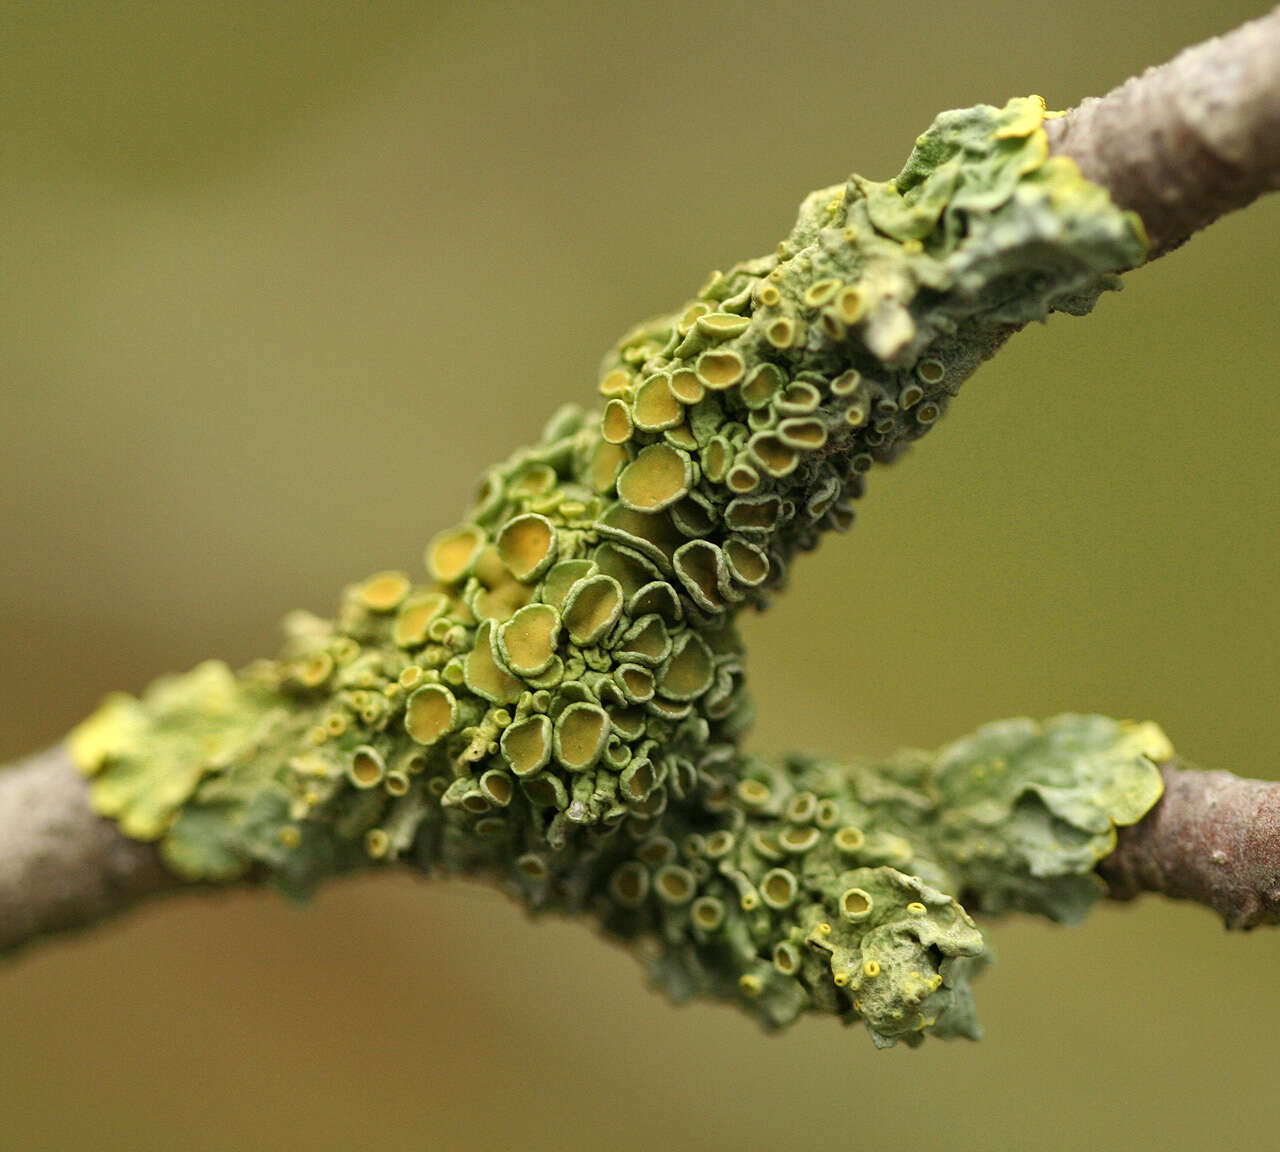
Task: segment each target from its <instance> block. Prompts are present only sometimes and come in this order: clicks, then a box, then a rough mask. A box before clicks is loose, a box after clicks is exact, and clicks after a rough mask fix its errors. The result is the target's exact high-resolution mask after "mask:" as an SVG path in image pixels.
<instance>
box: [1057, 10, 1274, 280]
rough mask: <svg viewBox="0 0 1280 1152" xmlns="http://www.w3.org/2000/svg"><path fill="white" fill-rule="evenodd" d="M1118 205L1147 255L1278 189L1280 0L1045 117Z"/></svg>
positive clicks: (1063, 148)
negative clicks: (1136, 220) (1142, 230)
mask: <svg viewBox="0 0 1280 1152" xmlns="http://www.w3.org/2000/svg"><path fill="white" fill-rule="evenodd" d="M1045 131H1046V132H1047V133H1048V136H1049V147H1050V149H1051V150H1052V151H1053V152H1056V153H1059V154H1061V155H1064V156H1070V157H1071V158H1072V159H1073V160H1075V161H1076V163H1077V164H1079V165H1080V169H1081V171H1082V172H1083V173H1084V174H1085V176H1087V177H1088V178H1089V179H1090V180H1092V181H1093V182H1094V183H1095V184H1101V185H1102V186H1103V187H1104V188H1106V189H1107V190H1108V191H1109V192H1110V193H1111V196H1112V198H1113V199H1114V200H1115V201H1116V203H1117V204H1119V205H1120V206H1121V207H1122V208H1129V209H1132V210H1133V211H1135V212H1137V213H1138V215H1139V216H1141V217H1142V221H1143V223H1144V224H1145V225H1146V228H1147V235H1148V236H1149V237H1150V239H1151V255H1150V259H1155V258H1156V257H1157V256H1162V255H1164V254H1165V253H1166V252H1169V251H1170V250H1172V249H1173V248H1176V247H1178V245H1180V244H1182V243H1183V242H1184V241H1185V240H1186V239H1187V238H1188V237H1189V236H1190V235H1191V234H1192V233H1193V232H1197V231H1199V230H1200V229H1201V228H1204V227H1207V226H1208V225H1209V224H1212V223H1213V221H1215V220H1216V219H1217V218H1218V217H1219V216H1225V215H1226V214H1227V213H1228V212H1234V211H1235V210H1236V209H1238V208H1243V207H1245V206H1246V205H1248V204H1251V203H1252V202H1253V201H1254V200H1256V199H1257V198H1258V197H1259V196H1261V195H1262V194H1263V193H1265V192H1270V191H1273V190H1274V189H1276V188H1280V7H1277V8H1274V9H1272V11H1271V12H1270V13H1269V14H1268V15H1266V16H1263V17H1261V18H1259V19H1257V20H1253V21H1250V22H1249V23H1248V24H1243V25H1241V26H1240V27H1239V28H1237V29H1235V31H1233V32H1229V33H1227V34H1226V35H1224V36H1218V37H1215V38H1214V39H1212V40H1206V41H1205V42H1204V43H1203V44H1197V45H1196V46H1195V47H1192V48H1188V49H1186V51H1184V52H1181V53H1179V54H1178V55H1177V56H1175V57H1174V58H1173V59H1172V60H1170V61H1169V62H1168V63H1167V64H1162V65H1161V66H1160V67H1158V68H1148V69H1147V71H1146V72H1144V73H1143V74H1142V75H1141V76H1135V77H1133V78H1131V79H1130V80H1127V81H1126V82H1125V83H1124V84H1122V85H1121V86H1120V87H1119V88H1115V89H1113V90H1112V91H1111V92H1109V93H1107V95H1106V96H1103V97H1101V98H1091V99H1088V100H1085V101H1084V102H1083V103H1081V104H1080V105H1079V106H1078V107H1076V108H1073V109H1072V110H1071V111H1070V112H1068V113H1067V114H1066V115H1065V116H1063V117H1061V118H1060V119H1057V120H1052V121H1050V122H1049V123H1048V124H1046V125H1045Z"/></svg>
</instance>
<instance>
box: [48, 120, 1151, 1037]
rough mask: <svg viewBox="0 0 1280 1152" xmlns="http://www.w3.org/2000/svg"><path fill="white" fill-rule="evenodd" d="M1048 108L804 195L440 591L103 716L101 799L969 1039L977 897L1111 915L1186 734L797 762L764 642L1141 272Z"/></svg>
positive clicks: (266, 865)
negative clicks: (776, 607)
mask: <svg viewBox="0 0 1280 1152" xmlns="http://www.w3.org/2000/svg"><path fill="white" fill-rule="evenodd" d="M1044 116H1045V113H1044V106H1043V104H1042V102H1040V101H1039V100H1038V99H1037V98H1034V97H1033V98H1028V99H1022V100H1014V101H1012V102H1011V103H1010V104H1009V105H1007V106H1006V107H1005V108H1003V109H996V108H991V107H985V106H982V107H977V108H973V109H968V110H965V111H959V112H950V113H946V114H944V115H943V116H941V117H939V119H938V120H937V121H936V122H935V124H934V125H933V126H932V127H931V128H930V129H929V131H928V132H926V133H925V134H924V135H923V136H921V137H920V138H919V139H918V140H917V142H916V148H915V150H914V152H913V153H912V155H911V157H910V159H909V160H908V162H907V164H906V167H905V168H904V169H903V170H902V172H901V173H900V174H899V176H898V178H897V179H896V180H895V181H890V182H889V183H884V184H880V183H875V182H872V181H868V180H865V179H862V178H861V177H858V176H854V177H853V178H851V179H850V180H849V181H848V183H846V184H842V185H837V186H835V187H832V188H827V189H823V190H822V191H819V192H815V193H813V194H812V195H811V196H809V197H808V198H807V199H806V200H805V202H804V204H803V205H802V207H801V210H800V216H799V219H798V221H797V222H796V225H795V227H794V229H793V230H792V232H791V234H790V236H788V237H787V239H786V240H784V241H783V242H782V243H781V244H780V245H779V246H778V249H777V251H776V253H774V254H772V255H769V256H765V257H761V258H759V259H756V260H749V261H746V262H744V263H742V264H739V265H738V266H736V267H735V268H733V269H731V270H730V271H729V272H727V273H716V274H714V275H713V276H712V277H711V278H710V280H709V281H708V282H707V283H706V285H705V286H704V287H703V288H702V290H701V291H700V292H699V293H698V296H697V298H696V299H695V300H694V301H692V302H691V303H689V304H687V305H686V306H685V307H683V308H682V309H681V310H679V311H678V312H676V313H674V314H672V315H669V316H663V317H660V318H657V319H654V320H652V321H649V322H648V323H646V324H643V325H641V326H640V327H638V328H636V329H635V330H634V331H632V332H631V333H629V334H628V335H627V336H626V337H624V338H623V340H622V341H621V342H620V343H619V344H618V346H617V347H616V348H615V349H614V350H613V351H612V352H611V353H610V354H609V355H608V356H607V357H606V359H605V362H604V364H603V366H602V369H601V373H600V380H599V392H600V394H601V396H602V403H601V405H600V407H598V408H596V409H592V410H589V411H588V410H583V409H579V408H576V407H570V408H565V409H562V410H561V411H560V412H558V413H557V414H556V415H555V416H553V417H552V419H551V421H550V422H549V424H548V425H547V427H546V428H545V430H544V431H543V433H542V436H541V438H540V439H539V440H538V442H537V443H535V444H533V445H531V446H529V447H527V448H523V449H521V450H520V451H518V452H517V453H516V454H515V455H513V456H511V457H510V458H509V459H508V460H506V461H505V462H504V463H502V464H499V465H498V466H496V467H494V468H493V469H491V470H490V471H489V472H488V474H487V475H486V476H485V477H484V479H483V481H482V483H481V485H480V489H479V494H478V496H477V499H476V502H475V505H474V506H473V507H472V509H471V510H470V512H469V513H468V515H467V518H466V520H465V521H463V522H462V523H461V524H458V525H456V526H455V527H453V528H450V529H448V530H447V531H444V532H442V533H440V534H439V535H437V536H436V537H435V538H434V539H433V540H432V541H431V542H430V544H429V545H428V547H427V552H426V558H425V562H426V569H427V572H428V574H429V577H430V580H429V582H427V583H425V584H415V583H414V582H413V581H412V580H411V579H410V578H409V577H408V576H407V575H404V574H402V573H398V572H386V573H380V574H378V575H375V576H373V577H371V578H370V579H369V580H367V581H365V582H364V583H362V584H359V585H356V586H354V587H352V588H349V589H348V590H347V591H346V593H345V595H344V598H343V601H342V605H341V608H340V611H339V613H338V615H337V618H336V619H335V620H332V621H327V620H321V619H317V618H315V617H312V616H308V615H297V616H295V617H293V618H291V619H290V620H289V621H288V622H287V632H288V639H287V643H286V645H285V650H284V652H283V654H282V655H281V656H280V658H279V659H277V660H272V661H262V662H259V663H257V664H254V665H252V666H251V667H249V668H247V669H245V670H244V671H242V672H240V673H238V674H233V673H231V672H230V671H229V670H228V669H227V668H226V667H225V666H224V665H222V664H219V663H207V664H203V665H201V666H200V667H198V668H197V669H195V670H194V671H193V672H190V673H188V674H186V675H185V676H180V677H173V678H170V679H167V680H163V681H160V682H158V683H157V684H155V685H153V686H152V687H151V688H150V689H149V690H148V691H147V692H146V693H145V694H144V696H143V697H142V698H141V699H133V698H131V697H127V696H115V697H112V698H111V699H109V700H108V701H107V702H106V703H105V704H104V705H103V707H102V708H101V710H100V711H99V712H98V713H97V714H95V715H94V716H93V717H92V718H90V719H89V720H88V721H87V722H86V723H85V724H84V725H82V726H81V728H80V729H78V731H77V732H76V734H75V736H74V739H73V748H74V751H75V754H76V756H77V759H78V760H79V762H80V764H81V765H82V767H83V768H84V769H85V770H86V771H87V772H89V773H91V774H93V786H92V796H93V802H94V804H95V805H96V807H97V808H98V810H99V811H101V812H102V813H104V814H106V815H109V816H112V817H114V818H116V819H117V820H118V821H119V823H120V826H121V828H122V829H123V830H124V831H125V832H127V833H128V834H129V835H131V836H135V837H138V838H140V839H146V840H158V841H159V844H160V848H161V851H162V853H163V855H164V858H165V859H166V860H167V861H168V862H169V864H170V865H171V866H172V867H173V868H174V869H175V870H176V871H177V872H178V873H180V874H181V875H183V876H185V877H189V878H192V879H208V880H223V879H229V878H233V877H236V876H239V875H242V874H244V873H246V872H249V871H251V870H256V871H258V872H261V873H265V874H266V875H267V876H268V877H269V878H270V879H271V880H273V881H274V882H275V883H276V884H277V885H278V886H280V887H281V888H283V889H284V890H285V891H287V892H290V893H292V894H295V895H304V894H306V893H307V892H308V891H309V890H311V889H312V888H313V887H314V885H315V884H316V883H317V882H319V881H320V880H322V879H324V878H325V877H327V876H330V875H333V874H335V873H338V872H342V871H346V870H349V869H351V868H354V867H356V866H359V865H368V864H369V863H370V862H374V863H376V862H390V861H395V860H400V861H405V862H409V863H411V864H413V865H416V866H418V867H421V868H423V869H427V870H431V871H442V872H474V873H482V874H487V875H490V876H492V877H494V878H496V879H497V880H498V881H499V882H501V883H502V884H504V885H505V886H506V887H507V888H508V889H509V890H510V891H511V892H512V893H514V894H515V895H517V896H518V897H519V898H521V899H522V900H524V901H526V902H527V903H528V904H529V905H530V906H531V907H532V908H534V909H557V910H562V911H569V912H582V913H589V914H592V915H594V916H596V917H598V918H599V920H600V921H601V923H602V924H603V926H604V927H605V929H606V930H608V931H609V932H611V933H614V934H617V935H619V936H621V937H624V938H626V939H630V940H634V941H635V942H636V944H637V947H638V948H639V949H640V950H641V951H642V952H644V953H645V954H646V955H647V956H648V957H649V958H650V962H651V966H652V971H653V972H654V974H655V975H656V977H657V978H658V980H660V981H661V983H662V984H663V985H665V987H666V988H667V989H668V991H669V992H670V993H671V994H672V995H673V996H676V997H685V996H690V995H709V996H714V997H720V998H727V999H731V1000H736V1001H737V1002H739V1003H740V1004H742V1005H743V1006H745V1007H748V1008H749V1009H751V1010H752V1011H754V1012H755V1013H756V1014H757V1015H758V1016H759V1018H760V1019H761V1020H762V1021H763V1022H764V1023H765V1024H767V1025H771V1026H772V1025H780V1024H784V1023H786V1022H788V1021H790V1020H792V1019H794V1018H795V1017H796V1016H797V1015H798V1014H799V1013H801V1012H803V1011H805V1010H808V1009H812V1010H820V1011H826V1012H834V1013H838V1014H839V1015H841V1016H843V1017H844V1018H846V1019H849V1020H853V1019H859V1018H860V1019H862V1020H864V1021H865V1023H866V1025H867V1027H868V1028H869V1030H870V1032H871V1035H872V1037H873V1039H875V1041H876V1042H877V1043H878V1044H889V1043H893V1042H894V1041H895V1040H897V1039H904V1040H906V1041H908V1042H912V1043H914V1042H918V1040H919V1039H920V1038H921V1037H922V1036H923V1035H924V1034H925V1033H934V1034H936V1035H955V1034H961V1035H969V1036H972V1035H975V1034H976V1025H975V1022H974V1019H973V1012H972V1004H971V998H970V994H969V988H968V977H969V976H970V975H971V974H972V973H973V972H974V971H976V970H977V969H978V968H979V967H980V966H981V965H982V964H983V963H984V956H985V945H984V941H983V937H982V935H981V933H980V932H979V930H978V928H977V927H976V926H975V923H974V921H973V920H972V918H971V917H970V915H969V913H968V911H966V906H967V907H970V908H978V909H983V910H990V911H1003V910H1007V909H1022V910H1027V911H1033V912H1038V913H1043V914H1045V915H1047V916H1050V917H1053V918H1055V919H1059V920H1071V919H1075V918H1077V917H1078V916H1080V915H1081V914H1082V913H1083V912H1084V910H1085V909H1086V908H1087V906H1088V904H1089V903H1090V901H1091V900H1093V899H1094V898H1095V897H1096V896H1097V894H1098V892H1099V890H1100V887H1101V885H1100V882H1099V881H1098V880H1097V878H1096V876H1095V875H1094V873H1093V868H1094V865H1095V864H1096V863H1097V861H1098V860H1099V859H1100V858H1102V857H1103V856H1104V855H1106V853H1107V852H1109V851H1110V850H1111V848H1112V847H1113V845H1114V842H1115V826H1116V825H1118V824H1127V823H1132V822H1134V821H1136V820H1138V819H1140V818H1141V816H1142V815H1143V814H1144V813H1145V812H1146V811H1147V810H1148V809H1149V808H1150V806H1151V805H1152V804H1153V803H1154V802H1155V800H1156V799H1157V797H1158V796H1159V792H1160V777H1159V774H1158V772H1157V771H1156V769H1155V768H1154V766H1153V761H1154V760H1159V759H1162V758H1164V757H1166V756H1167V755H1169V753H1170V749H1169V748H1168V745H1167V742H1166V741H1165V739H1164V737H1163V736H1162V735H1161V734H1160V732H1159V731H1158V730H1157V729H1155V728H1154V727H1152V726H1148V725H1129V724H1123V723H1117V722H1115V721H1111V720H1107V719H1104V718H1101V717H1092V716H1064V717H1059V718H1058V719H1056V720H1053V721H1050V722H1048V723H1046V724H1044V725H1037V724H1035V723H1032V722H1031V721H1026V720H1016V721H1009V722H1005V723H1000V724H994V725H989V726H987V727H985V728H983V729H981V730H980V731H978V732H977V733H976V734H975V735H973V736H971V737H969V738H968V739H966V740H962V741H960V742H958V743H956V744H953V745H951V746H950V747H947V748H944V749H942V750H941V751H939V752H936V753H921V752H911V753H904V754H902V755H900V756H898V757H896V758H894V759H892V760H888V761H884V762H870V761H867V762H854V763H852V764H844V763H835V762H832V761H826V760H821V759H811V758H801V757H795V758H792V759H789V760H786V761H784V762H782V763H772V762H766V761H764V760H760V759H756V758H753V757H751V756H749V755H746V754H744V752H743V751H742V749H741V747H740V742H741V739H742V737H743V734H744V733H745V732H746V730H747V728H748V726H749V724H750V720H751V705H750V701H749V699H748V697H747V695H746V692H745V688H744V680H745V670H744V654H743V649H742V644H741V642H740V640H739V637H738V633H737V630H736V628H735V623H734V621H735V617H736V616H737V614H738V612H739V611H740V610H742V609H743V608H746V607H761V606H763V605H764V604H765V602H766V601H767V598H768V597H769V596H770V595H772V594H773V593H775V592H777V591H778V590H779V589H780V588H781V587H782V586H783V583H784V581H785V579H786V577H787V575H788V571H789V568H790V565H791V563H792V562H793V560H794V558H795V556H796V554H797V553H798V552H801V551H804V550H807V549H810V548H813V547H814V546H815V545H816V544H817V542H818V540H819V537H820V536H821V534H822V533H823V532H824V531H826V530H828V529H837V530H843V529H845V528H847V527H848V526H849V524H850V523H851V521H852V519H853V510H852V501H853V500H855V499H856V498H857V497H859V496H860V495H861V494H862V490H863V484H864V474H865V473H866V472H867V471H868V470H869V469H870V468H871V467H872V466H873V465H874V464H876V463H877V462H879V461H885V460H889V459H892V458H893V457H894V456H895V455H896V454H897V453H898V452H899V451H900V450H901V449H902V447H903V446H904V445H906V444H907V443H908V442H909V441H911V440H914V439H916V438H918V437H919V436H921V435H923V433H925V432H926V431H928V429H929V428H930V427H932V426H933V424H934V423H935V422H936V421H937V419H938V418H939V416H941V415H942V413H943V411H944V410H945V409H946V407H947V405H948V403H949V402H950V401H951V399H952V397H953V396H954V395H955V394H956V391H957V389H958V388H959V386H960V384H961V382H962V381H963V380H964V379H965V377H966V376H968V375H969V373H970V372H971V371H972V370H973V369H974V368H975V367H976V366H977V365H978V364H979V363H980V362H981V361H982V360H983V359H985V358H986V357H988V356H989V355H991V353H992V352H993V351H994V350H995V349H996V348H997V347H998V346H999V345H1000V344H1001V342H1002V341H1003V340H1004V339H1006V338H1007V337H1008V336H1009V335H1010V334H1011V333H1012V332H1014V331H1016V330H1017V329H1018V328H1019V327H1021V326H1022V325H1024V324H1026V323H1027V322H1029V321H1031V320H1039V319H1043V318H1044V317H1045V316H1046V315H1047V314H1048V313H1049V312H1050V311H1053V310H1059V311H1067V312H1073V313H1083V312H1087V311H1088V310H1089V308H1090V307H1091V306H1092V304H1093V302H1094V300H1095V299H1096V297H1097V295H1098V294H1099V293H1100V292H1101V291H1103V290H1104V289H1107V288H1111V287H1114V286H1116V274H1117V273H1118V272H1120V271H1123V270H1125V269H1127V268H1130V267H1133V266H1135V265H1137V264H1138V263H1140V262H1141V261H1142V259H1143V256H1144V251H1145V245H1144V238H1143V235H1142V230H1141V225H1140V223H1139V222H1138V220H1137V218H1136V217H1134V216H1132V215H1131V214H1127V213H1123V212H1121V211H1119V210H1118V209H1116V208H1115V207H1114V206H1113V205H1112V204H1111V203H1110V201H1109V200H1108V198H1107V196H1106V194H1105V193H1104V192H1103V191H1102V190H1100V189H1098V188H1096V187H1094V186H1092V185H1090V184H1088V183H1087V182H1086V181H1085V180H1083V178H1082V177H1081V176H1080V174H1079V172H1078V171H1077V170H1076V169H1075V167H1074V165H1073V164H1072V163H1071V162H1070V161H1069V160H1066V159H1063V158H1059V157H1054V158H1051V157H1049V156H1048V149H1047V143H1046V138H1045V134H1044V131H1043V129H1042V123H1043V120H1044ZM962 901H963V904H964V906H962V903H961V902H962Z"/></svg>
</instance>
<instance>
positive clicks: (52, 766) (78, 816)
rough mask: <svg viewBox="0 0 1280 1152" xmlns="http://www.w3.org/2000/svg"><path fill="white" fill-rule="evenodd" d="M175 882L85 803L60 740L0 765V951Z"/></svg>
mask: <svg viewBox="0 0 1280 1152" xmlns="http://www.w3.org/2000/svg"><path fill="white" fill-rule="evenodd" d="M180 886H182V885H181V884H180V882H179V881H178V879H177V878H176V877H175V876H174V875H173V874H172V873H171V872H169V871H168V869H166V868H165V867H164V865H163V864H162V863H161V861H160V856H159V854H158V853H157V852H156V850H155V848H154V847H153V846H152V845H150V844H143V843H140V842H139V841H137V840H131V839H130V838H129V837H127V836H125V835H124V834H123V833H122V832H121V831H120V829H119V828H118V827H117V826H116V824H115V823H114V821H111V820H104V819H102V817H100V816H98V815H97V814H96V813H94V812H93V811H92V810H91V809H90V807H89V790H88V787H87V785H86V783H85V780H84V778H83V777H82V776H81V775H80V773H79V772H77V771H76V769H75V766H74V765H73V764H72V762H71V757H70V755H69V754H68V753H67V750H66V748H65V746H63V745H58V746H57V747H54V748H50V749H49V750H48V751H46V752H41V753H39V754H38V755H35V756H32V757H30V758H29V759H26V760H23V761H21V762H19V763H17V764H14V765H12V766H10V767H8V768H5V769H3V770H2V771H0V953H3V952H8V951H12V950H13V949H15V948H18V947H20V946H21V945H23V944H25V943H27V942H28V941H31V940H33V939H37V938H39V937H43V936H47V935H50V934H53V933H56V932H61V931H65V930H67V929H70V928H79V927H84V926H86V925H89V924H93V923H95V922H96V921H98V920H102V919H104V918H106V917H108V916H112V915H114V914H115V913H117V912H122V911H123V910H124V909H126V908H129V907H131V906H132V905H134V904H136V903H137V902H138V901H139V900H142V899H144V898H146V897H148V896H152V895H155V894H157V893H161V892H165V891H169V890H172V889H175V888H178V887H180Z"/></svg>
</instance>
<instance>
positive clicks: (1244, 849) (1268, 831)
mask: <svg viewBox="0 0 1280 1152" xmlns="http://www.w3.org/2000/svg"><path fill="white" fill-rule="evenodd" d="M1161 773H1162V774H1163V776H1164V785H1165V794H1164V796H1163V797H1162V798H1161V800H1160V802H1159V803H1158V804H1157V805H1156V806H1155V807H1154V808H1153V809H1152V810H1151V811H1150V812H1149V813H1148V814H1147V815H1146V816H1144V817H1143V818H1142V819H1141V820H1140V821H1138V823H1137V824H1135V825H1133V826H1132V827H1131V828H1121V829H1120V832H1119V842H1118V843H1117V845H1116V850H1115V851H1114V852H1112V853H1111V855H1110V856H1108V857H1107V858H1106V859H1105V860H1103V861H1102V863H1101V864H1099V865H1098V871H1099V873H1100V874H1101V875H1102V878H1103V879H1104V880H1106V882H1107V884H1108V886H1109V887H1110V889H1111V895H1112V896H1113V897H1115V898H1116V899H1118V900H1129V899H1132V898H1133V897H1134V896H1137V895H1138V894H1139V893H1141V892H1159V893H1161V894H1163V895H1165V896H1169V897H1171V898H1173V899H1175V900H1195V901H1196V902H1197V903H1200V904H1204V905H1207V906H1208V907H1210V908H1212V909H1213V910H1214V911H1215V912H1217V913H1218V915H1220V916H1221V917H1222V918H1223V920H1224V921H1225V923H1226V925H1227V927H1228V928H1256V927H1257V926H1258V925H1260V924H1280V783H1273V782H1270V781H1264V780H1242V779H1240V777H1238V776H1233V775H1232V774H1231V773H1230V772H1203V771H1200V770H1198V769H1189V768H1182V767H1180V766H1178V765H1176V764H1173V763H1170V764H1165V765H1163V766H1162V767H1161Z"/></svg>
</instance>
